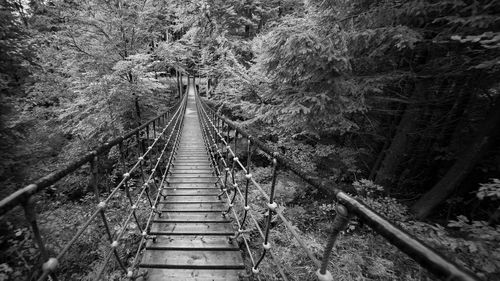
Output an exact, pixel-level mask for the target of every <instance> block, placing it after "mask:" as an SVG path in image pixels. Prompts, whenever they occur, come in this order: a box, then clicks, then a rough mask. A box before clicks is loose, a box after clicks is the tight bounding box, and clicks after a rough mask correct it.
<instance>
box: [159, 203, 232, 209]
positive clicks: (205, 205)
mask: <svg viewBox="0 0 500 281" xmlns="http://www.w3.org/2000/svg"><path fill="white" fill-rule="evenodd" d="M159 203H160V204H159V206H158V209H159V210H161V211H162V210H174V209H175V210H178V211H183V210H196V209H201V210H222V209H224V208H225V204H224V203H223V202H212V203H185V204H168V203H166V202H159Z"/></svg>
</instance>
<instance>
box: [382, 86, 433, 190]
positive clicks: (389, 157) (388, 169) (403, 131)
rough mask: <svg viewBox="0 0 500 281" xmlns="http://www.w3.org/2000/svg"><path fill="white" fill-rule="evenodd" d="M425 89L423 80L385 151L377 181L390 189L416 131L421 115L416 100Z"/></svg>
mask: <svg viewBox="0 0 500 281" xmlns="http://www.w3.org/2000/svg"><path fill="white" fill-rule="evenodd" d="M424 90H425V87H424V84H423V83H422V82H419V83H417V85H416V86H415V89H414V91H413V97H414V98H413V100H414V101H411V102H410V103H409V104H408V106H407V107H406V109H405V112H404V113H403V117H402V118H401V121H400V122H399V125H398V129H397V131H396V134H395V135H394V137H393V139H392V141H391V144H390V145H389V148H388V149H387V151H386V153H385V157H384V161H383V162H382V164H381V165H380V169H379V171H378V172H377V176H376V178H375V182H376V183H377V184H379V185H382V186H383V187H385V188H386V189H387V190H388V191H390V190H391V189H392V188H393V184H394V183H395V182H396V179H395V177H396V173H397V171H398V169H399V164H400V163H401V160H402V159H403V157H404V154H405V152H406V149H407V144H408V141H409V134H410V133H412V132H413V131H415V127H416V124H417V122H416V121H417V119H418V117H419V110H418V109H419V108H418V104H417V103H416V101H418V100H420V98H419V97H420V96H421V95H422V93H423V92H424Z"/></svg>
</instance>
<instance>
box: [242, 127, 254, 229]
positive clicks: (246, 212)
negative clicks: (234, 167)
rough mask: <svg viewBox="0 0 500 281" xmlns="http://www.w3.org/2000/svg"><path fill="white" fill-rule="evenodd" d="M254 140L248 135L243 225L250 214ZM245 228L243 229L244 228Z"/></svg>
mask: <svg viewBox="0 0 500 281" xmlns="http://www.w3.org/2000/svg"><path fill="white" fill-rule="evenodd" d="M251 149H252V140H251V137H250V136H248V144H247V166H246V170H247V173H246V175H245V179H246V180H245V206H243V208H244V210H245V212H244V214H243V219H242V220H241V227H242V228H243V226H244V225H245V221H246V219H247V216H248V211H249V210H250V206H249V205H248V187H249V185H250V179H251V178H252V174H251V173H250V165H251V164H252V150H251ZM242 230H243V229H242Z"/></svg>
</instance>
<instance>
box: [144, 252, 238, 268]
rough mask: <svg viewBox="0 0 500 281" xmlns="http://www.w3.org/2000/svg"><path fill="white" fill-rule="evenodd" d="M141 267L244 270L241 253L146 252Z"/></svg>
mask: <svg viewBox="0 0 500 281" xmlns="http://www.w3.org/2000/svg"><path fill="white" fill-rule="evenodd" d="M141 267H149V268H178V269H244V268H245V265H244V264H243V259H242V257H241V253H240V252H239V251H161V250H158V251H153V250H150V251H146V252H145V253H144V255H143V258H142V261H141Z"/></svg>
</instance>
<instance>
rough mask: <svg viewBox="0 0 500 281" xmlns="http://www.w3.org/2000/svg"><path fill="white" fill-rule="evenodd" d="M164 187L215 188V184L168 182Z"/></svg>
mask: <svg viewBox="0 0 500 281" xmlns="http://www.w3.org/2000/svg"><path fill="white" fill-rule="evenodd" d="M166 187H171V188H177V189H181V188H191V189H195V188H217V186H216V185H215V183H203V182H169V183H167V185H166Z"/></svg>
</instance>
